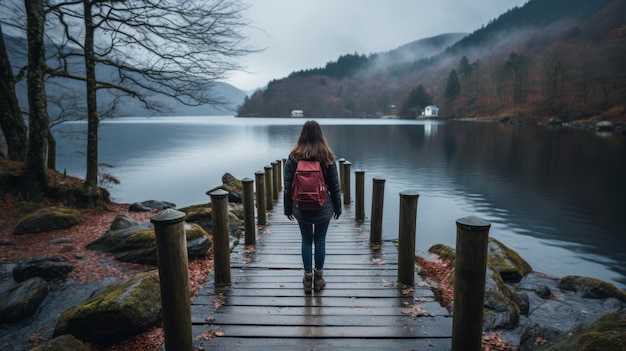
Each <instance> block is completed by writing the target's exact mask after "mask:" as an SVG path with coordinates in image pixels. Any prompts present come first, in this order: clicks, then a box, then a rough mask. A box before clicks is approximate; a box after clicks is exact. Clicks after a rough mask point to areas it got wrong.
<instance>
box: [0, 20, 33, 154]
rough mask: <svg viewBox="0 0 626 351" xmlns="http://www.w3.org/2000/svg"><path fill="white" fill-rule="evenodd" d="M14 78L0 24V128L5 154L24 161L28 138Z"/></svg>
mask: <svg viewBox="0 0 626 351" xmlns="http://www.w3.org/2000/svg"><path fill="white" fill-rule="evenodd" d="M15 83H16V79H15V76H14V75H13V70H12V68H11V62H10V60H9V55H8V54H7V49H6V45H5V43H4V34H3V32H2V25H1V24H0V96H3V98H2V99H0V128H2V132H3V133H4V138H5V140H6V142H7V149H8V150H7V151H8V152H7V156H8V157H9V159H11V160H15V161H24V158H25V156H26V147H27V144H28V138H27V137H26V124H25V123H24V119H23V118H22V111H21V109H20V106H19V103H18V101H17V96H16V94H15Z"/></svg>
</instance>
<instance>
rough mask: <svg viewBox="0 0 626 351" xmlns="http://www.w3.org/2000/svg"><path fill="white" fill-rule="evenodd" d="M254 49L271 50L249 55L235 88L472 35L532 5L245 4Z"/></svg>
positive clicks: (463, 1)
mask: <svg viewBox="0 0 626 351" xmlns="http://www.w3.org/2000/svg"><path fill="white" fill-rule="evenodd" d="M243 1H244V2H245V3H248V4H249V5H250V8H249V9H248V10H247V11H246V12H245V17H246V19H247V20H249V21H250V22H251V25H252V27H251V28H249V29H247V30H246V31H245V34H246V35H247V36H248V37H249V44H250V45H251V46H253V47H256V48H267V49H266V50H265V51H264V52H262V53H258V54H252V55H249V56H246V57H245V58H244V62H243V64H244V66H245V68H246V70H247V71H248V72H249V73H245V72H235V73H233V74H232V75H231V77H230V79H229V80H228V83H230V84H232V85H234V86H236V87H237V88H239V89H242V90H254V89H257V88H261V87H263V86H265V85H266V84H267V83H268V82H269V81H270V80H272V79H280V78H283V77H286V76H287V75H289V73H291V72H293V71H299V70H301V69H307V68H316V67H323V66H325V65H326V63H327V62H329V61H335V60H337V58H338V57H339V56H340V55H345V54H351V53H354V52H357V53H359V54H365V55H369V54H371V53H376V52H382V51H388V50H392V49H395V48H397V47H399V46H401V45H404V44H407V43H409V42H412V41H414V40H418V39H424V38H428V37H432V36H435V35H439V34H444V33H453V32H464V33H471V32H473V31H474V30H476V29H479V28H480V27H481V26H482V25H486V24H487V23H488V22H489V20H491V19H495V18H497V17H498V16H499V15H501V14H502V13H504V12H506V11H507V10H509V9H511V8H513V7H515V6H522V5H524V4H525V3H526V2H527V0H388V1H387V0H258V1H253V0H243Z"/></svg>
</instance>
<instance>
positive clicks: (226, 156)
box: [55, 116, 626, 289]
mask: <svg viewBox="0 0 626 351" xmlns="http://www.w3.org/2000/svg"><path fill="white" fill-rule="evenodd" d="M305 121H306V119H279V118H234V117H230V116H228V117H167V118H128V119H117V120H107V121H103V122H102V123H101V127H100V145H99V161H100V162H101V163H102V164H103V166H101V167H100V172H103V173H109V174H111V175H113V176H114V177H116V178H118V179H119V180H120V181H121V184H119V185H115V186H112V187H109V190H110V191H111V197H112V199H113V200H114V201H116V202H120V203H132V202H137V201H145V200H150V199H155V200H162V201H170V202H173V203H175V204H176V205H177V206H178V207H183V206H188V205H193V204H199V203H206V202H208V201H209V197H208V196H207V195H206V194H205V192H206V191H207V190H209V189H211V188H213V187H215V186H217V185H219V184H221V177H222V175H223V174H224V173H226V172H230V173H232V174H233V175H234V176H236V177H238V178H240V179H241V178H246V177H249V178H252V179H254V172H256V171H259V170H263V167H264V166H265V165H268V164H269V163H270V162H272V161H275V160H276V159H282V158H286V157H287V155H288V153H289V151H290V150H291V148H292V147H293V145H294V144H295V141H296V139H297V137H298V134H299V132H300V128H301V126H302V124H303V123H304V122H305ZM318 121H319V122H320V124H321V125H322V128H323V130H324V133H325V135H326V137H327V139H328V142H329V144H330V146H331V148H332V149H333V151H334V152H335V154H336V155H337V156H338V157H343V158H345V159H346V160H348V161H350V162H351V163H352V170H353V171H354V170H355V169H362V170H364V171H365V193H366V194H365V211H366V216H368V217H369V215H370V211H371V201H370V196H371V189H372V178H373V177H382V178H385V179H386V183H385V205H384V218H383V237H384V239H395V238H397V232H398V206H399V193H400V192H401V191H403V190H408V189H413V190H417V191H418V192H419V194H420V197H419V201H418V218H417V239H416V250H417V252H418V253H419V254H422V255H425V254H426V252H427V250H428V248H429V247H430V246H432V245H433V244H437V243H443V244H446V245H450V246H454V245H455V240H456V224H455V220H456V219H458V218H461V217H465V216H469V215H475V216H478V217H481V218H483V219H485V220H488V221H490V222H491V223H492V226H491V230H490V235H491V236H492V237H495V238H496V239H498V240H500V241H501V242H503V243H504V244H505V245H507V246H509V247H511V248H513V249H514V250H516V251H517V252H518V253H519V254H520V255H522V256H523V257H524V258H525V259H526V260H527V261H528V262H529V263H530V264H531V266H532V267H533V269H534V270H536V271H540V272H544V273H547V274H553V275H556V276H565V275H570V274H574V275H583V276H590V277H596V278H599V279H602V280H605V281H608V282H611V283H613V284H615V285H616V286H618V287H619V288H621V289H625V288H626V264H625V262H626V221H625V217H626V137H624V136H623V135H618V134H615V135H601V134H598V133H595V132H592V131H587V130H578V129H569V128H552V127H547V126H510V125H502V124H499V123H481V122H445V121H437V120H420V121H416V120H411V121H408V120H388V119H387V120H368V119H319V120H318ZM84 130H86V124H85V123H83V122H75V123H66V124H64V125H62V126H60V127H58V128H57V129H56V130H55V135H56V137H57V139H58V151H57V152H58V163H57V168H58V169H59V170H60V171H63V170H64V169H66V170H67V172H68V174H71V175H75V176H78V177H81V178H84V176H85V155H84V150H85V149H86V147H85V136H84V134H82V133H80V132H81V131H84ZM351 183H352V187H353V188H354V175H353V178H352V181H351ZM352 194H353V195H352V199H354V190H353V191H352ZM277 211H280V213H282V208H281V209H277ZM296 230H297V226H294V231H296ZM294 235H296V233H294ZM329 235H332V232H331V233H330V234H329Z"/></svg>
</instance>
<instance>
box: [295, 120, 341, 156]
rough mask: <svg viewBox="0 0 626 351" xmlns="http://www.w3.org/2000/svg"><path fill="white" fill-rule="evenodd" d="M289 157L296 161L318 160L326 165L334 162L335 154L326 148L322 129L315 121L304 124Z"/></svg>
mask: <svg viewBox="0 0 626 351" xmlns="http://www.w3.org/2000/svg"><path fill="white" fill-rule="evenodd" d="M291 157H292V158H293V159H294V160H296V161H299V160H318V161H320V162H321V163H324V164H326V165H330V164H332V163H333V162H335V154H334V153H333V152H332V150H331V149H330V147H328V144H327V143H326V138H324V133H322V128H321V127H320V125H319V123H317V122H316V121H307V122H306V123H304V126H302V131H301V132H300V137H299V138H298V142H297V143H296V146H294V148H293V150H291Z"/></svg>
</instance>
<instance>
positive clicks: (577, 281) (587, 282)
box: [559, 275, 626, 303]
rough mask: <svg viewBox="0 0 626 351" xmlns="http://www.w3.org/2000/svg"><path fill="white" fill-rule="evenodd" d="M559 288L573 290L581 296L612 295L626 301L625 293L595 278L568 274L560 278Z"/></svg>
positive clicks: (599, 297)
mask: <svg viewBox="0 0 626 351" xmlns="http://www.w3.org/2000/svg"><path fill="white" fill-rule="evenodd" d="M559 288H560V289H561V290H566V291H574V292H576V293H577V294H579V295H580V296H581V297H583V298H589V299H607V298H610V297H614V298H616V299H618V300H620V301H621V302H624V303H626V293H625V292H623V291H622V290H619V289H618V288H617V287H616V286H615V285H613V284H611V283H608V282H605V281H602V280H600V279H596V278H589V277H581V276H577V275H568V276H566V277H563V278H561V281H560V282H559Z"/></svg>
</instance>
